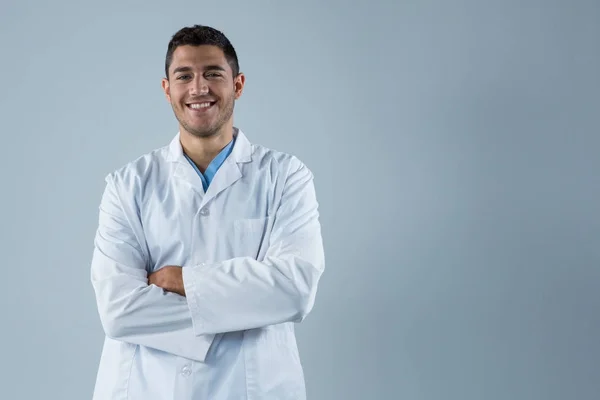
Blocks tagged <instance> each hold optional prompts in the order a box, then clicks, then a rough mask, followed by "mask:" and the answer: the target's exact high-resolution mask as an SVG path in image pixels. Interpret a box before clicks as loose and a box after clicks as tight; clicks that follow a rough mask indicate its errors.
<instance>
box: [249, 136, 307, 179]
mask: <svg viewBox="0 0 600 400" xmlns="http://www.w3.org/2000/svg"><path fill="white" fill-rule="evenodd" d="M252 147H253V151H252V162H253V163H255V165H257V166H259V167H260V166H268V167H269V168H270V169H272V170H273V172H276V174H277V175H279V176H280V177H289V176H291V175H294V174H298V173H300V174H305V175H308V176H310V178H312V171H311V170H310V169H309V168H308V166H307V165H306V164H305V163H304V162H303V161H302V160H301V159H300V158H299V157H297V156H296V155H294V154H291V153H288V152H284V151H280V150H275V149H272V148H269V147H266V146H263V145H260V144H252Z"/></svg>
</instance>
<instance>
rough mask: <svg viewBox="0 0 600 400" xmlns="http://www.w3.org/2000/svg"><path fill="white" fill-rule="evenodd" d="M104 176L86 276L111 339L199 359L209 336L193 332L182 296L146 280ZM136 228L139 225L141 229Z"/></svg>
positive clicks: (134, 239)
mask: <svg viewBox="0 0 600 400" xmlns="http://www.w3.org/2000/svg"><path fill="white" fill-rule="evenodd" d="M123 207H124V205H123V203H122V202H121V201H120V199H119V195H118V192H117V190H116V187H115V183H114V181H113V179H112V178H111V177H108V178H107V185H106V188H105V190H104V193H103V196H102V201H101V204H100V214H99V224H98V230H97V232H96V237H95V240H94V252H93V258H92V266H91V281H92V285H93V287H94V291H95V294H96V302H97V306H98V312H99V315H100V321H101V323H102V326H103V328H104V331H105V333H106V335H107V336H108V337H110V338H113V339H116V340H120V341H124V342H129V343H133V344H139V345H143V346H148V347H152V348H155V349H158V350H162V351H165V352H168V353H172V354H175V355H178V356H181V357H186V358H189V359H192V360H197V361H203V360H204V356H205V355H206V352H207V350H208V347H209V346H210V343H211V342H212V339H213V335H202V336H196V335H195V334H194V331H193V325H192V318H191V314H190V309H189V307H188V304H187V302H186V299H185V297H182V296H179V295H177V294H175V293H170V292H165V291H164V290H163V289H161V288H160V287H157V286H155V285H148V275H147V271H146V265H147V264H148V256H147V254H146V252H145V251H144V250H143V247H142V246H141V244H140V240H138V236H136V234H135V232H136V229H134V226H136V225H135V222H134V221H128V220H127V217H126V213H125V212H124V208H123ZM140 229H141V228H140Z"/></svg>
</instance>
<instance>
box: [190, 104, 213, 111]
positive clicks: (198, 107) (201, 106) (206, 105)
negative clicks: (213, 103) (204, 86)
mask: <svg viewBox="0 0 600 400" xmlns="http://www.w3.org/2000/svg"><path fill="white" fill-rule="evenodd" d="M206 107H210V103H194V104H190V108H193V109H196V110H198V109H200V108H206Z"/></svg>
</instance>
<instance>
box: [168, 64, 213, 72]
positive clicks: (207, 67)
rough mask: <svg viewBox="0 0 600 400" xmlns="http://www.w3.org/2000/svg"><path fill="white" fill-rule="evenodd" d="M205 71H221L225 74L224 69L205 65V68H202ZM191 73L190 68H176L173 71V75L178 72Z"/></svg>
mask: <svg viewBox="0 0 600 400" xmlns="http://www.w3.org/2000/svg"><path fill="white" fill-rule="evenodd" d="M204 70H205V71H215V70H217V71H223V72H225V68H223V67H221V66H220V65H207V66H206V67H204ZM190 71H192V67H177V68H175V69H174V70H173V74H176V73H178V72H190Z"/></svg>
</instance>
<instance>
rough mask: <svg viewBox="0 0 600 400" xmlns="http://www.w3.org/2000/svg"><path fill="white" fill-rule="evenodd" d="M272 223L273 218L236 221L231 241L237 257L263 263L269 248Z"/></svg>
mask: <svg viewBox="0 0 600 400" xmlns="http://www.w3.org/2000/svg"><path fill="white" fill-rule="evenodd" d="M272 223H273V217H263V218H243V219H236V220H234V221H233V224H232V230H231V234H230V237H229V239H230V240H231V244H232V248H233V250H234V253H235V256H236V257H252V258H255V259H257V260H259V261H261V260H262V259H263V257H264V256H265V253H266V252H267V248H268V246H269V237H270V232H271V229H272Z"/></svg>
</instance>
